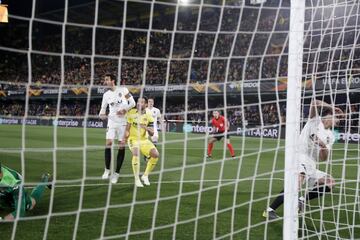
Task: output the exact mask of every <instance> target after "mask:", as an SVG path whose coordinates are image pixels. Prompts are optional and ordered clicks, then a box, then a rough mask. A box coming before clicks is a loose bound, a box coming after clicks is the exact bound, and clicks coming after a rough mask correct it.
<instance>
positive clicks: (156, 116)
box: [146, 107, 161, 126]
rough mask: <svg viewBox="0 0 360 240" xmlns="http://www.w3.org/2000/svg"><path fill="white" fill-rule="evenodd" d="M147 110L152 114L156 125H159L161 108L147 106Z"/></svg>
mask: <svg viewBox="0 0 360 240" xmlns="http://www.w3.org/2000/svg"><path fill="white" fill-rule="evenodd" d="M146 111H148V112H149V113H150V114H151V116H152V117H153V118H154V125H155V126H157V122H158V121H159V120H160V117H161V113H160V110H159V109H158V108H156V107H152V108H146Z"/></svg>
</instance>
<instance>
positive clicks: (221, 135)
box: [213, 133, 230, 141]
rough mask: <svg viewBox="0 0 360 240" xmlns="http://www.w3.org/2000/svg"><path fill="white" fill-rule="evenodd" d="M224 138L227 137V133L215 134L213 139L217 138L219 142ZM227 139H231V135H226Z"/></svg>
mask: <svg viewBox="0 0 360 240" xmlns="http://www.w3.org/2000/svg"><path fill="white" fill-rule="evenodd" d="M223 137H225V133H215V134H214V135H213V138H216V140H218V141H220V140H221V139H222V138H223ZM226 139H230V133H227V134H226Z"/></svg>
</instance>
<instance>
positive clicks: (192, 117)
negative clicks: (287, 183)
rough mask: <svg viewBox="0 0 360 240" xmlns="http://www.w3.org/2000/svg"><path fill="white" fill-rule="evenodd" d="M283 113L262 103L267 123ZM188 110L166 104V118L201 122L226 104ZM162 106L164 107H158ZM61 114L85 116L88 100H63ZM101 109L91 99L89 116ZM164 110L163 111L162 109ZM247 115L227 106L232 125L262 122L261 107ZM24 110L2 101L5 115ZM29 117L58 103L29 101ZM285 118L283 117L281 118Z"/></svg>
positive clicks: (50, 111)
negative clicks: (207, 108) (206, 108)
mask: <svg viewBox="0 0 360 240" xmlns="http://www.w3.org/2000/svg"><path fill="white" fill-rule="evenodd" d="M280 106H281V108H280V114H279V112H278V110H277V108H276V104H275V103H268V104H264V105H262V108H261V110H262V112H261V113H262V118H263V123H264V124H265V125H269V124H279V123H280V122H279V118H280V117H283V116H285V108H284V106H285V105H283V104H282V105H280ZM187 107H188V110H187V111H185V110H184V109H185V104H174V103H171V102H169V103H167V105H166V113H165V119H167V120H180V121H183V120H185V114H186V113H187V121H188V122H193V123H201V122H205V121H206V115H208V120H210V119H211V114H212V110H215V109H216V110H219V111H220V112H221V113H222V114H225V112H224V108H223V107H216V108H209V111H207V110H205V106H203V108H202V107H201V106H199V105H198V104H197V103H196V102H192V103H190V104H188V106H187ZM159 108H160V109H161V106H159ZM59 110H60V112H59V114H58V116H60V117H79V118H82V117H84V116H85V113H86V101H85V100H82V101H80V100H77V101H63V102H61V103H60V108H59ZM99 110H100V102H99V101H92V102H91V103H90V106H89V111H88V116H90V117H95V118H97V115H98V113H99ZM161 112H162V110H161ZM244 112H245V115H244V116H242V107H241V106H239V105H236V103H232V104H231V105H229V106H228V107H227V110H226V115H227V118H228V119H229V122H230V123H231V124H232V125H242V124H243V120H242V118H243V117H244V119H245V122H244V124H246V125H261V120H260V112H259V108H258V106H245V107H244ZM24 113H25V102H24V101H23V102H20V101H14V102H11V103H10V104H9V102H3V101H0V115H1V116H6V117H14V116H15V117H21V116H24ZM27 113H28V117H54V116H57V102H56V101H46V102H43V101H30V102H29V104H28V111H27ZM282 120H284V119H282Z"/></svg>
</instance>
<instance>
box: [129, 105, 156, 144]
mask: <svg viewBox="0 0 360 240" xmlns="http://www.w3.org/2000/svg"><path fill="white" fill-rule="evenodd" d="M126 117H127V122H128V123H129V124H131V127H130V134H129V139H134V140H135V139H136V140H146V139H148V134H147V131H146V130H145V129H144V128H141V127H140V126H138V125H145V126H147V127H149V126H150V127H151V126H153V125H154V118H153V117H152V116H151V114H149V113H148V112H146V111H145V113H140V112H139V111H138V110H137V109H136V108H133V109H131V110H130V111H129V112H128V113H127V115H126Z"/></svg>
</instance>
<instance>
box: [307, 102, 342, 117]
mask: <svg viewBox="0 0 360 240" xmlns="http://www.w3.org/2000/svg"><path fill="white" fill-rule="evenodd" d="M318 109H326V110H330V111H331V112H332V113H333V114H336V115H340V116H341V117H343V114H344V112H343V111H342V110H341V109H340V108H338V107H335V106H332V105H330V104H328V103H326V102H324V101H320V100H317V99H315V100H312V101H311V104H310V111H309V118H313V117H316V116H319V111H318Z"/></svg>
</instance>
